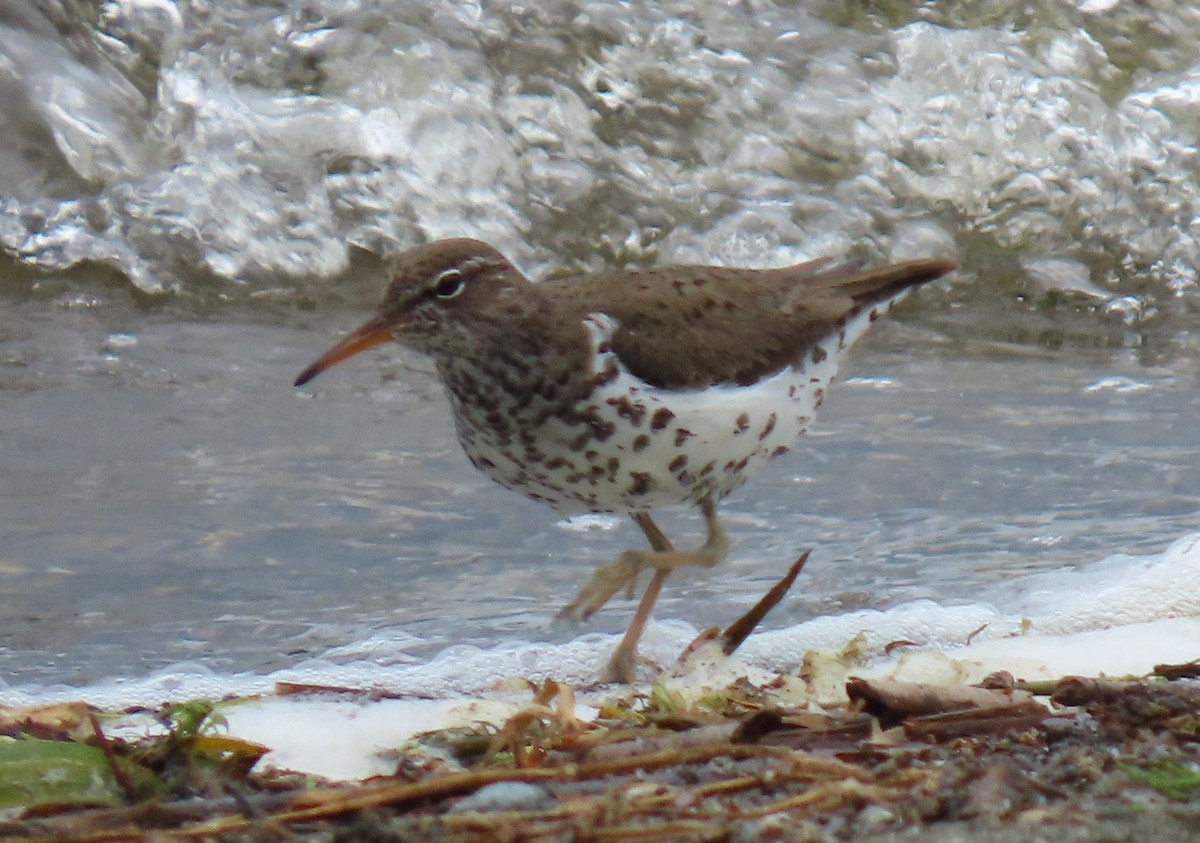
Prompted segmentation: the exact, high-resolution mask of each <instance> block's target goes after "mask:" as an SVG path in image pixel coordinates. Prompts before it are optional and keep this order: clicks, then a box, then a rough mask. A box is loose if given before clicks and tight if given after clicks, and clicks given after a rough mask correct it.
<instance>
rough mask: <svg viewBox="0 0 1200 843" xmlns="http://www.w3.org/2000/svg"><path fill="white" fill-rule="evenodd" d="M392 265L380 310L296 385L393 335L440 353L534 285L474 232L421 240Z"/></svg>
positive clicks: (518, 300) (516, 303)
mask: <svg viewBox="0 0 1200 843" xmlns="http://www.w3.org/2000/svg"><path fill="white" fill-rule="evenodd" d="M389 266H390V277H391V281H390V282H389V283H388V289H387V294H386V295H385V296H384V298H383V302H382V303H381V304H380V306H379V310H378V311H377V312H376V314H375V315H374V316H373V317H371V318H370V319H368V320H367V321H366V322H365V323H364V324H363V325H361V326H360V327H359V328H357V329H356V330H354V331H352V332H351V333H350V334H348V335H347V336H346V337H345V339H343V340H342V341H341V342H339V343H338V344H337V345H335V346H333V348H331V349H329V350H328V351H326V352H325V353H324V354H322V355H321V356H320V357H318V358H317V359H316V360H315V361H313V363H312V365H310V366H309V367H308V368H307V369H305V370H304V371H303V372H301V373H300V376H299V377H297V378H296V386H303V385H304V384H306V383H308V382H309V381H310V380H312V379H313V378H315V377H316V376H317V375H319V374H320V373H321V372H323V371H325V370H326V369H328V368H329V367H330V366H333V365H335V364H337V363H340V362H341V361H343V360H345V359H346V358H348V357H352V356H354V355H355V354H358V353H359V352H361V351H366V350H367V349H369V348H373V347H375V346H377V345H379V344H380V343H383V342H386V341H388V340H395V341H397V342H401V343H404V344H405V345H409V346H412V347H414V348H417V349H419V350H421V351H425V352H430V353H434V354H436V353H437V352H438V351H440V350H442V349H443V348H444V347H445V346H446V345H449V344H452V343H453V342H454V341H455V337H459V336H461V334H462V330H463V328H464V326H470V325H471V324H472V323H477V322H479V321H480V320H483V319H486V320H492V319H494V318H496V316H497V315H498V314H497V313H496V311H497V310H499V311H501V312H502V311H504V310H506V309H510V310H511V309H512V308H514V307H519V306H521V297H520V296H516V297H511V296H506V293H508V292H510V291H512V290H513V289H514V288H516V287H518V286H523V285H528V282H527V281H526V279H525V277H524V276H523V275H521V273H520V272H519V271H517V269H516V268H515V267H514V266H513V265H512V264H511V263H509V261H508V260H507V259H506V258H505V257H504V256H503V255H502V254H500V253H499V252H497V251H496V250H495V249H493V248H492V247H491V246H489V245H487V244H486V243H482V242H480V241H479V240H471V239H468V238H457V239H453V240H439V241H436V242H434V243H429V244H427V245H424V246H417V247H415V248H413V249H409V250H408V251H406V252H403V253H401V254H400V255H397V256H396V257H395V258H393V259H391V261H389ZM467 330H470V329H469V328H468V329H467Z"/></svg>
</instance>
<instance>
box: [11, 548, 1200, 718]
mask: <svg viewBox="0 0 1200 843" xmlns="http://www.w3.org/2000/svg"><path fill="white" fill-rule="evenodd" d="M997 596H999V597H1003V598H1004V600H1005V602H1004V603H1003V604H1002V605H987V604H982V603H973V604H946V603H939V602H935V601H932V600H915V601H912V602H908V603H903V604H900V605H898V606H896V607H894V608H891V609H887V610H882V611H876V610H861V611H855V612H847V613H844V614H840V615H829V616H824V617H819V618H815V619H813V620H810V621H807V622H805V623H801V624H798V625H796V626H793V627H789V628H786V629H777V630H768V631H764V632H761V633H758V634H755V635H753V636H751V637H750V638H749V639H748V640H747V641H746V643H745V644H744V645H743V647H742V649H741V650H740V651H739V652H738V653H737V654H736V656H735V661H734V662H733V665H734V666H733V667H732V668H731V669H732V671H733V672H734V673H735V674H736V672H737V670H739V669H741V670H753V671H760V672H772V673H777V672H789V671H794V670H795V669H796V668H797V667H798V666H799V665H800V664H801V662H802V660H803V658H804V656H805V654H806V653H807V652H808V651H809V650H812V649H814V648H840V647H842V646H843V645H845V644H846V643H847V642H848V641H849V640H850V639H851V638H853V637H854V636H857V635H859V634H862V635H864V636H865V638H866V652H867V654H868V657H869V658H871V659H874V660H876V661H886V660H887V656H886V654H885V649H886V648H887V647H888V645H889V644H891V643H893V642H898V641H903V642H907V643H908V644H909V645H910V646H912V645H915V646H918V647H924V648H928V649H932V650H938V651H944V652H946V653H947V654H949V655H950V656H954V655H955V654H956V653H963V652H969V653H975V654H976V655H978V653H980V652H983V653H987V654H989V658H990V659H991V661H990V663H991V664H994V665H1003V664H1004V660H1005V658H1008V657H1011V658H1013V659H1015V660H1017V661H1018V662H1019V663H1020V665H1022V666H1027V665H1028V663H1029V662H1030V660H1031V659H1036V658H1041V659H1045V660H1048V661H1049V663H1052V664H1060V665H1063V667H1064V668H1067V667H1069V663H1064V662H1063V653H1064V652H1067V653H1073V652H1075V651H1070V650H1067V651H1063V642H1064V641H1065V640H1067V638H1066V637H1068V636H1085V638H1084V640H1085V641H1086V640H1091V639H1088V638H1087V636H1103V640H1104V641H1105V642H1106V643H1105V644H1104V647H1103V648H1102V650H1101V651H1098V652H1097V651H1095V648H1089V650H1088V652H1089V655H1088V657H1087V659H1086V660H1081V659H1080V657H1079V656H1078V655H1076V656H1075V658H1076V661H1075V664H1076V666H1077V668H1076V669H1078V670H1081V671H1086V670H1088V669H1091V670H1093V671H1104V670H1108V671H1109V672H1113V671H1115V670H1117V669H1118V668H1119V669H1120V671H1121V672H1126V671H1127V670H1141V671H1147V670H1149V669H1150V667H1151V666H1152V665H1153V664H1154V663H1155V662H1156V661H1169V660H1170V656H1171V655H1172V654H1175V655H1185V654H1186V648H1185V650H1184V651H1183V652H1180V653H1174V649H1177V648H1176V647H1175V646H1174V644H1175V643H1177V642H1176V639H1178V638H1179V637H1180V635H1183V636H1184V639H1183V640H1184V642H1185V643H1186V641H1187V640H1188V639H1187V638H1186V636H1187V635H1189V634H1190V633H1189V632H1188V630H1191V629H1193V628H1194V627H1195V625H1196V624H1197V623H1200V533H1195V534H1191V535H1188V536H1184V537H1183V538H1180V539H1179V540H1178V541H1176V542H1175V543H1173V544H1172V545H1171V546H1170V547H1169V548H1167V549H1166V550H1165V551H1164V552H1162V553H1158V554H1151V555H1147V556H1126V555H1117V556H1112V557H1109V558H1107V559H1104V560H1100V561H1098V562H1095V563H1092V564H1090V565H1085V566H1083V567H1081V568H1080V569H1078V570H1072V571H1056V572H1051V573H1046V574H1037V575H1032V576H1028V577H1025V578H1022V579H1019V580H1017V581H1015V582H1014V583H1012V584H1011V586H1010V587H1008V588H1007V589H1006V590H1005V593H1004V594H1000V595H997ZM1181 622H1182V623H1183V624H1184V626H1180V625H1179V623H1181ZM1156 624H1161V625H1162V626H1161V627H1156V626H1155V625H1156ZM1187 624H1191V626H1187ZM1156 628H1159V629H1161V630H1162V631H1163V634H1162V635H1160V636H1159V637H1158V643H1159V646H1158V647H1149V648H1148V647H1147V646H1146V645H1145V642H1146V641H1147V640H1154V632H1153V631H1154V629H1156ZM696 634H697V630H696V629H695V628H694V627H692V626H690V625H688V624H686V623H682V622H678V621H660V622H656V623H653V624H651V626H650V628H649V629H648V631H647V634H646V636H645V638H644V640H643V645H642V648H641V649H642V653H643V655H644V656H646V657H648V658H649V659H651V660H652V661H655V662H657V663H659V664H661V665H665V666H669V665H671V664H672V663H673V662H674V660H675V658H676V656H677V655H678V654H679V652H680V651H681V650H682V649H683V648H684V647H685V646H686V645H687V644H688V643H690V642H691V641H692V639H693V638H694V637H695V636H696ZM1123 635H1124V636H1127V638H1128V642H1129V643H1128V646H1123V645H1122V643H1121V641H1122V637H1123ZM414 642H415V639H413V638H412V637H411V636H407V635H403V634H397V635H395V636H375V637H373V638H372V639H370V640H369V641H364V642H362V643H361V644H358V645H347V646H345V647H339V648H337V650H334V651H330V653H329V654H328V657H327V658H317V659H312V660H310V661H307V662H304V663H302V664H299V665H296V666H294V667H291V668H287V669H284V670H280V671H277V672H275V673H272V674H269V675H249V674H240V675H235V676H223V675H221V674H219V673H216V672H213V671H212V670H210V669H208V668H206V667H204V666H202V665H198V664H190V663H189V664H181V665H176V666H174V667H173V668H171V669H169V670H165V671H162V672H160V673H158V674H156V675H154V676H151V677H148V678H145V679H139V680H116V681H113V682H110V683H104V684H99V685H95V686H91V687H85V688H80V687H73V686H52V687H46V688H8V689H6V690H4V691H2V692H0V701H2V702H5V703H32V702H46V701H50V700H62V699H85V700H87V701H89V702H92V703H95V704H97V705H101V706H107V707H123V706H129V705H135V704H137V705H154V704H157V703H161V702H163V701H167V700H181V699H189V698H196V697H205V698H218V699H219V698H222V697H225V696H227V695H231V694H238V695H246V694H257V693H264V692H269V691H270V690H271V689H272V688H273V687H274V685H275V683H277V682H290V683H300V684H308V685H317V686H331V687H346V688H363V689H384V690H387V691H389V692H391V693H394V694H400V695H411V696H413V697H418V698H424V699H435V700H436V699H442V700H455V699H458V698H461V697H464V696H469V695H476V694H482V693H486V692H489V691H492V690H494V689H496V688H497V687H500V686H502V685H503V684H504V683H505V682H506V680H510V679H513V678H525V679H530V680H533V681H540V680H544V679H556V680H558V681H561V682H566V683H570V684H574V685H587V684H590V683H591V682H592V681H593V680H594V677H595V676H596V675H597V673H598V671H599V670H600V668H601V667H602V666H603V664H604V662H605V659H606V658H607V655H608V652H609V650H610V649H611V648H612V647H613V646H615V644H616V637H615V636H609V635H597V634H588V635H583V636H580V637H578V638H576V639H574V640H573V641H570V642H567V643H565V644H549V643H514V644H509V645H505V646H500V647H494V648H486V649H484V648H479V647H471V646H463V645H456V646H452V647H448V648H446V649H445V650H444V651H442V652H441V653H440V654H439V655H437V656H436V657H434V658H433V659H431V660H429V661H427V662H419V661H414V660H413V659H412V657H411V656H408V655H407V654H404V653H402V652H398V651H393V649H394V648H401V649H403V648H407V647H410V646H411V645H412V644H413V643H414ZM969 643H970V644H971V647H970V648H969V649H964V648H967V646H968V644H969ZM980 648H982V649H980ZM1056 653H1057V654H1058V660H1057V661H1055V660H1054V657H1055V654H1056ZM356 654H357V656H358V657H357V658H356V657H355V656H356ZM1190 657H1193V658H1194V657H1195V654H1192V655H1191V656H1190ZM1106 665H1108V667H1106ZM1139 665H1140V667H1138V666H1139ZM739 666H740V667H739ZM1114 666H1115V667H1114Z"/></svg>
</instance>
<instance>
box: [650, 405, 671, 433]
mask: <svg viewBox="0 0 1200 843" xmlns="http://www.w3.org/2000/svg"><path fill="white" fill-rule="evenodd" d="M673 418H675V414H674V413H672V412H671V411H670V410H668V409H667V408H666V407H659V408H658V409H657V410H655V411H654V415H653V416H651V417H650V429H651V430H662V429H663V428H664V427H666V426H667V425H669V424H670V423H671V419H673Z"/></svg>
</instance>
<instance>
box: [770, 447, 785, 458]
mask: <svg viewBox="0 0 1200 843" xmlns="http://www.w3.org/2000/svg"><path fill="white" fill-rule="evenodd" d="M787 452H788V448H787V445H780V446H779V447H778V448H776V449H775V450H774V451H772V452H771V456H773V457H780V456H783V455H784V454H786V453H787Z"/></svg>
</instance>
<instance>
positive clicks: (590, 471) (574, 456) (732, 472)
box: [459, 306, 886, 514]
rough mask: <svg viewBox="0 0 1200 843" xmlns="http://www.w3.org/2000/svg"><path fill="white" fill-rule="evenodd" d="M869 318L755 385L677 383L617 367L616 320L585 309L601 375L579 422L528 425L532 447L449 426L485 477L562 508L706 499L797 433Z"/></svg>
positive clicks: (640, 507)
mask: <svg viewBox="0 0 1200 843" xmlns="http://www.w3.org/2000/svg"><path fill="white" fill-rule="evenodd" d="M883 309H886V308H885V307H883V306H881V307H880V308H876V310H883ZM871 317H872V314H871V313H870V312H864V313H861V314H859V315H858V316H856V317H854V318H853V319H851V320H850V321H849V322H848V323H847V324H846V326H845V328H844V329H842V330H840V331H838V332H835V333H833V334H831V335H830V336H829V337H827V338H825V339H824V340H823V341H822V342H821V343H820V344H818V346H817V347H816V348H815V349H813V350H811V351H810V352H809V353H808V354H807V355H805V357H804V359H802V360H799V361H797V362H796V364H795V365H792V366H787V367H785V368H784V369H782V370H781V371H779V372H777V373H775V374H774V375H772V376H770V377H767V378H765V379H763V380H761V381H759V382H758V383H756V384H753V385H750V386H717V387H711V388H709V389H705V390H696V391H677V390H667V389H660V388H657V387H654V386H651V385H650V384H647V383H646V382H645V381H643V380H641V379H640V378H637V377H635V376H634V375H632V374H631V373H630V372H629V371H627V370H626V369H625V367H624V366H622V365H621V361H620V359H619V358H617V356H616V355H615V354H614V353H613V352H611V351H609V350H607V349H608V345H609V340H610V339H611V337H612V334H613V331H614V330H615V327H616V326H615V324H614V323H613V321H612V320H611V319H609V318H608V317H607V316H604V315H603V314H593V315H592V316H591V317H589V318H588V319H587V320H585V326H586V327H587V329H588V332H589V334H590V336H591V340H592V348H593V354H592V371H593V374H594V376H596V378H597V381H598V382H600V381H603V383H601V384H600V385H598V386H597V387H596V389H595V390H593V392H592V393H591V395H590V396H589V397H588V399H587V401H586V402H584V403H583V404H582V405H581V406H579V407H578V410H579V412H580V414H582V415H586V416H589V418H590V419H591V422H590V423H589V424H580V423H578V422H577V423H575V424H569V423H567V422H566V421H564V420H561V419H559V418H557V417H552V418H550V419H548V420H547V421H545V422H543V423H542V424H541V425H540V426H539V427H537V429H536V431H530V432H532V433H534V434H535V435H534V437H533V439H534V441H535V442H536V444H535V445H532V446H528V447H527V446H516V445H514V444H513V442H512V441H511V440H508V441H503V442H502V441H500V440H499V439H497V438H496V437H494V436H491V435H489V433H488V431H487V430H482V429H479V428H476V429H474V430H471V431H464V430H463V429H462V428H460V430H459V438H460V441H461V442H462V445H463V448H464V449H465V450H466V452H467V454H468V456H470V458H471V461H472V462H473V463H474V464H475V465H476V466H477V467H479V468H480V469H481V470H482V471H484V472H485V473H486V474H488V475H489V476H490V477H491V478H492V479H493V480H496V481H497V482H499V483H501V484H503V485H504V486H507V487H509V488H511V489H515V490H517V491H520V492H522V493H524V494H526V495H529V496H530V497H533V498H536V499H538V500H543V501H545V502H546V503H549V504H550V505H551V506H553V507H555V508H556V509H558V510H559V511H560V512H563V513H564V514H571V513H576V512H586V511H593V512H636V511H644V510H650V509H654V508H657V507H660V506H666V505H670V504H677V503H685V502H697V501H699V500H701V499H703V498H705V497H708V496H711V497H712V498H713V499H714V500H717V499H720V498H722V497H724V496H725V495H727V494H729V492H731V491H733V490H734V489H736V488H737V487H738V486H740V485H741V484H742V483H743V482H745V480H746V478H747V477H749V476H750V475H751V474H753V473H754V472H755V471H757V470H758V469H759V468H760V467H762V465H763V464H764V463H766V461H767V460H769V459H770V458H771V457H773V456H778V455H780V454H782V453H784V452H785V451H787V450H788V448H789V447H791V445H792V443H793V442H795V441H796V439H797V437H799V436H800V435H801V434H802V433H804V431H805V430H806V429H807V428H808V425H809V424H810V422H811V420H812V417H813V414H814V413H815V412H816V409H817V407H818V406H820V404H821V401H822V399H823V398H824V393H825V389H826V388H827V387H828V386H829V382H830V381H831V380H832V379H833V377H834V375H835V374H836V372H837V367H838V362H839V360H840V358H841V357H842V355H843V354H844V352H845V350H846V349H847V348H849V346H850V345H851V344H852V343H853V342H854V340H855V339H857V338H858V336H860V335H861V334H862V332H863V331H864V330H865V329H866V327H867V326H868V325H869V323H870V321H871ZM614 366H615V370H614ZM614 371H615V376H614Z"/></svg>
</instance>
